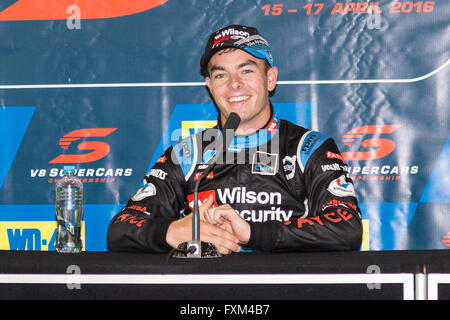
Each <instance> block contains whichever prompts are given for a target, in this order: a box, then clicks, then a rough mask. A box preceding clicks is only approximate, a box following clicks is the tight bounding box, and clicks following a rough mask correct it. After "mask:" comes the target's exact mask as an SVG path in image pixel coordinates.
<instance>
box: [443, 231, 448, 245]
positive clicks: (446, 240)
mask: <svg viewBox="0 0 450 320" xmlns="http://www.w3.org/2000/svg"><path fill="white" fill-rule="evenodd" d="M442 243H443V244H444V246H446V247H450V232H447V234H446V235H444V236H443V237H442Z"/></svg>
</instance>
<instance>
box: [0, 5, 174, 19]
mask: <svg viewBox="0 0 450 320" xmlns="http://www.w3.org/2000/svg"><path fill="white" fill-rule="evenodd" d="M167 1H168V0H136V1H129V0H109V1H104V0H77V1H73V0H57V1H55V0H40V1H35V0H18V1H8V2H7V3H6V5H8V6H7V7H5V6H0V10H1V11H0V21H18V20H66V19H67V18H68V17H69V16H70V15H71V12H72V11H71V10H70V8H71V7H72V6H73V5H76V6H77V7H78V8H79V12H80V19H106V18H116V17H122V16H128V15H131V14H136V13H139V12H143V11H147V10H150V9H152V8H155V7H157V6H160V5H162V4H163V3H165V2H167ZM2 9H3V10H2Z"/></svg>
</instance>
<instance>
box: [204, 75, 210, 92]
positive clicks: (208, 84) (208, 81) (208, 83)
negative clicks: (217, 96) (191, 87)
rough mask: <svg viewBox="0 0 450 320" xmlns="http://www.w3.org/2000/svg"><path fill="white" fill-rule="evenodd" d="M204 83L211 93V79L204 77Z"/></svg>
mask: <svg viewBox="0 0 450 320" xmlns="http://www.w3.org/2000/svg"><path fill="white" fill-rule="evenodd" d="M205 82H206V86H207V87H208V89H209V92H211V78H210V77H205Z"/></svg>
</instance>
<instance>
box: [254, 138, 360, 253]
mask: <svg viewBox="0 0 450 320" xmlns="http://www.w3.org/2000/svg"><path fill="white" fill-rule="evenodd" d="M307 134H314V135H320V133H317V132H310V133H307ZM321 139H322V140H319V141H320V142H318V143H317V144H318V145H317V148H316V149H315V150H314V152H312V153H311V155H308V156H305V155H304V154H302V152H303V150H305V148H303V146H302V145H299V147H298V149H297V150H298V152H297V156H298V159H297V160H298V165H299V167H300V168H299V169H300V171H299V174H301V175H302V178H303V181H304V183H305V185H306V189H307V199H308V215H307V216H306V217H303V218H299V216H302V214H299V215H297V217H296V218H291V219H290V220H288V221H285V222H284V223H280V222H277V221H269V222H266V223H259V224H258V223H251V224H250V226H251V237H250V240H249V242H248V244H247V245H248V246H249V247H251V248H253V249H257V250H270V251H328V250H357V249H359V248H360V245H361V238H362V223H361V213H360V210H359V208H358V201H357V199H356V194H355V189H354V186H353V182H352V180H351V179H350V178H349V177H348V172H347V170H348V168H347V166H346V164H345V162H344V160H343V159H342V156H341V154H340V152H339V150H338V147H337V146H336V144H335V142H334V141H333V140H332V139H331V138H328V139H327V137H324V136H323V137H321ZM306 140H307V139H303V141H306Z"/></svg>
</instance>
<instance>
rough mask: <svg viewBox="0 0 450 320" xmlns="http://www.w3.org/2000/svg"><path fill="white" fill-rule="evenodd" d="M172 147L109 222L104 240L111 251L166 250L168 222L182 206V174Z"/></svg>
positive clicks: (183, 195) (170, 221)
mask: <svg viewBox="0 0 450 320" xmlns="http://www.w3.org/2000/svg"><path fill="white" fill-rule="evenodd" d="M171 150H172V148H169V149H168V150H167V151H166V153H165V154H164V155H163V156H162V157H161V158H160V159H159V160H158V161H157V162H156V163H155V165H154V167H153V168H152V169H151V170H150V171H149V172H148V173H147V174H146V176H145V177H144V181H143V186H142V187H141V188H140V189H139V190H138V191H137V192H136V194H135V195H134V196H133V197H131V198H130V199H129V200H128V203H127V205H126V206H125V207H124V208H123V209H122V211H121V212H119V213H118V214H117V215H116V216H115V217H114V218H113V219H112V220H111V222H110V225H109V228H108V233H107V242H108V247H109V249H110V250H112V251H144V252H166V251H169V250H170V249H171V247H170V245H169V244H168V243H167V241H166V234H167V229H168V228H169V225H170V224H171V223H172V222H173V221H175V220H176V219H178V218H179V217H180V212H181V211H182V210H183V208H184V198H185V190H184V188H185V186H184V184H183V179H182V178H183V177H182V173H181V172H180V169H179V167H177V166H176V165H175V164H174V163H173V161H172V159H171Z"/></svg>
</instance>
